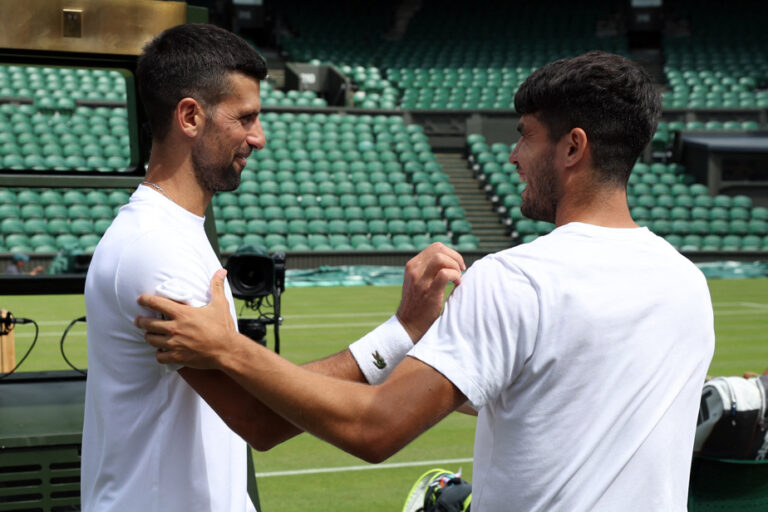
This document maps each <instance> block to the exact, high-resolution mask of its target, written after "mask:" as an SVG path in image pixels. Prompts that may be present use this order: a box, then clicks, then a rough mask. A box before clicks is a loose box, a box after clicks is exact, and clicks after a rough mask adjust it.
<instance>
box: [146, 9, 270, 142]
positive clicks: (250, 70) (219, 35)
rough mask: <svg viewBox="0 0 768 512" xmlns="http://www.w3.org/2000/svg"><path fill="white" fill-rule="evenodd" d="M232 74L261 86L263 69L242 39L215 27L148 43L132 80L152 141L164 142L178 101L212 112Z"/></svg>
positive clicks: (195, 27)
mask: <svg viewBox="0 0 768 512" xmlns="http://www.w3.org/2000/svg"><path fill="white" fill-rule="evenodd" d="M233 72H239V73H243V74H244V75H247V76H250V77H252V78H255V79H257V80H263V79H264V78H266V76H267V64H266V62H265V61H264V58H263V57H262V56H261V55H259V53H258V52H257V51H256V50H255V49H254V48H253V47H252V46H250V45H249V44H248V43H247V42H245V41H244V40H243V39H241V38H240V37H238V36H236V35H234V34H233V33H231V32H228V31H226V30H224V29H222V28H219V27H216V26H214V25H205V24H195V23H191V24H186V25H178V26H176V27H172V28H169V29H168V30H165V31H164V32H162V33H161V34H160V35H158V36H157V37H155V38H154V39H153V40H152V41H150V42H149V43H147V45H146V46H145V47H144V51H143V52H142V54H141V56H140V57H139V61H138V65H137V68H136V79H137V82H138V87H139V94H140V95H141V99H142V101H143V102H144V108H145V109H146V112H147V117H148V118H149V124H150V127H151V129H152V134H153V137H155V138H156V139H158V140H162V139H164V138H165V136H166V135H167V134H168V132H169V130H170V126H171V118H172V114H173V111H174V109H175V108H176V105H178V103H179V101H181V100H182V99H183V98H186V97H191V98H194V99H196V100H197V101H199V102H200V103H201V104H202V105H203V106H204V107H210V108H213V107H215V105H216V104H218V103H219V102H220V101H221V100H222V99H223V98H224V97H225V96H226V95H227V94H228V93H229V91H230V89H229V85H230V82H229V74H230V73H233Z"/></svg>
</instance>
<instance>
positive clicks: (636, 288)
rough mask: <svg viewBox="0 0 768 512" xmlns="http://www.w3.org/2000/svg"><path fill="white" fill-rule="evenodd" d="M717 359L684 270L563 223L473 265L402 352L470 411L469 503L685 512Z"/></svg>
mask: <svg viewBox="0 0 768 512" xmlns="http://www.w3.org/2000/svg"><path fill="white" fill-rule="evenodd" d="M713 351H714V329H713V313H712V305H711V300H710V297H709V291H708V288H707V284H706V280H705V279H704V276H703V275H702V274H701V272H700V271H699V270H698V269H697V268H696V267H695V266H694V265H693V264H692V263H691V262H689V261H688V260H687V259H685V258H684V257H683V256H681V255H680V254H679V253H678V252H677V251H676V250H675V249H674V248H673V247H672V246H670V245H669V244H668V243H667V242H665V241H664V240H663V239H661V238H659V237H657V236H655V235H654V234H652V233H651V232H649V231H648V230H647V229H645V228H637V229H612V228H604V227H599V226H594V225H589V224H581V223H571V224H567V225H565V226H562V227H559V228H557V229H555V230H554V231H553V232H552V233H551V234H549V235H547V236H544V237H540V238H539V239H537V240H535V241H534V242H532V243H530V244H524V245H521V246H518V247H515V248H512V249H508V250H505V251H502V252H499V253H496V254H493V255H489V256H487V257H485V258H483V259H482V260H480V261H478V262H477V263H475V264H474V265H473V266H472V267H471V268H470V269H469V270H468V271H467V273H466V275H465V276H464V278H463V281H462V284H461V285H460V286H459V287H457V288H456V289H455V290H454V293H453V294H452V296H451V298H450V299H449V301H448V303H447V305H446V308H445V311H444V313H443V315H442V316H441V317H440V318H439V319H438V320H437V321H436V322H435V324H434V325H433V326H432V327H431V329H430V330H429V331H428V332H427V334H426V335H425V336H424V338H422V339H421V341H420V342H419V343H418V344H417V345H416V346H415V347H414V348H413V350H412V351H411V352H410V354H409V355H410V356H412V357H415V358H417V359H419V360H421V361H423V362H425V363H426V364H428V365H430V366H432V367H434V368H435V369H437V370H438V371H439V372H441V373H442V374H443V375H445V376H446V377H447V378H448V379H449V380H451V381H452V382H453V384H454V385H456V386H457V387H458V388H459V389H460V390H461V391H462V393H464V394H465V395H466V396H467V398H468V399H469V400H470V401H471V403H472V404H473V405H474V407H475V408H477V409H478V410H479V418H478V424H477V431H476V436H475V453H474V470H473V482H472V486H473V499H472V508H473V510H475V509H477V510H478V511H481V512H486V511H497V510H505V511H516V510H520V511H526V512H531V511H548V512H552V511H568V512H577V511H606V512H607V511H611V512H613V511H617V510H621V511H622V512H627V511H637V512H641V511H642V512H648V511H664V512H676V511H677V512H683V511H685V510H686V497H687V490H688V478H689V469H690V460H691V453H692V452H691V450H692V447H693V438H694V432H695V427H696V417H697V412H698V407H699V400H700V397H701V386H702V384H703V382H704V379H705V376H706V371H707V368H708V367H709V363H710V361H711V358H712V354H713Z"/></svg>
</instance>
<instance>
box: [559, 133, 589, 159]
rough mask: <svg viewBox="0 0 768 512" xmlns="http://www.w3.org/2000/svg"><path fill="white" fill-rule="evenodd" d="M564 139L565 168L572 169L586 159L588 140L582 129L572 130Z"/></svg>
mask: <svg viewBox="0 0 768 512" xmlns="http://www.w3.org/2000/svg"><path fill="white" fill-rule="evenodd" d="M566 138H567V141H566V144H567V146H566V154H565V166H566V167H573V166H575V165H578V164H580V163H582V162H583V160H584V159H585V158H588V154H589V140H588V139H587V133H586V132H585V131H584V130H583V129H582V128H573V129H572V130H571V131H570V132H569V133H568V135H566Z"/></svg>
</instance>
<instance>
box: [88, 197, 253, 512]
mask: <svg viewBox="0 0 768 512" xmlns="http://www.w3.org/2000/svg"><path fill="white" fill-rule="evenodd" d="M203 221H204V219H203V218H202V217H198V216H196V215H194V214H192V213H190V212H188V211H187V210H185V209H183V208H182V207H180V206H178V205H177V204H175V203H173V202H172V201H170V200H168V199H167V198H165V197H163V196H162V195H161V194H159V193H157V192H156V191H154V190H151V189H149V188H147V187H144V186H139V187H138V189H137V190H136V192H134V194H133V195H132V196H131V200H130V202H129V203H128V204H127V205H126V206H124V207H123V208H121V209H120V212H119V214H118V215H117V217H116V218H115V220H114V221H113V223H112V225H111V226H110V228H109V229H108V230H107V232H106V233H105V235H104V237H103V238H102V240H101V242H100V243H99V245H98V247H97V248H96V251H95V252H94V255H93V260H92V261H91V265H90V268H89V270H88V276H87V279H86V285H85V303H86V315H87V319H88V366H89V368H88V380H87V383H86V397H85V422H84V426H83V453H82V471H81V494H82V503H83V510H84V511H93V512H108V511H116V512H125V511H140V512H170V511H179V512H190V511H201V512H203V511H205V512H211V511H217V512H233V511H237V512H246V511H253V510H254V507H253V505H252V503H251V501H250V498H249V497H248V495H247V470H246V453H247V452H246V449H247V448H246V444H245V441H243V440H242V439H241V438H240V437H239V436H238V435H237V434H235V433H234V432H232V431H231V430H230V429H229V427H227V425H226V424H225V423H224V422H223V421H222V420H221V418H219V416H217V415H216V413H215V412H214V411H213V410H212V409H211V408H210V407H209V406H208V404H206V403H205V402H204V401H203V399H202V398H200V396H199V395H198V394H197V393H196V392H195V391H194V390H193V389H192V388H191V387H190V386H189V385H188V384H187V383H186V382H185V381H184V379H183V378H182V377H181V376H180V375H179V374H178V372H177V371H175V370H176V369H175V368H169V367H166V366H163V365H161V364H159V363H158V362H157V360H156V358H155V349H154V347H152V346H150V345H148V344H147V343H146V342H145V341H144V332H143V331H141V330H140V329H138V328H137V327H135V326H134V324H133V321H134V319H135V318H136V317H137V316H150V315H154V312H152V311H150V310H148V309H145V308H141V307H139V305H138V304H137V303H136V299H137V298H138V296H139V295H140V294H142V293H153V292H155V291H156V290H157V289H158V287H159V286H165V287H168V288H172V289H175V290H176V291H177V292H179V293H182V294H184V295H187V296H188V302H189V303H190V304H192V305H203V304H206V303H208V302H209V300H210V279H211V277H212V276H213V274H214V273H215V271H216V270H217V269H219V268H221V265H220V263H219V260H218V259H217V257H216V255H215V253H214V252H213V249H212V248H211V246H210V243H209V242H208V239H207V238H206V235H205V231H204V228H203ZM226 293H227V298H228V300H229V302H230V309H231V311H230V312H231V314H232V317H233V318H236V316H235V311H234V302H233V300H232V294H231V292H230V290H229V286H228V285H227V286H226Z"/></svg>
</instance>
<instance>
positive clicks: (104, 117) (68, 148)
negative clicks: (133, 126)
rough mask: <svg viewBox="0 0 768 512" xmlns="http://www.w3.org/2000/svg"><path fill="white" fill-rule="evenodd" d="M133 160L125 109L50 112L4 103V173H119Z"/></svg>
mask: <svg viewBox="0 0 768 512" xmlns="http://www.w3.org/2000/svg"><path fill="white" fill-rule="evenodd" d="M130 157H131V139H130V135H129V129H128V118H127V110H126V109H125V108H124V107H114V108H109V107H103V106H102V107H88V106H79V107H76V108H74V109H73V110H71V111H63V110H62V111H58V110H57V111H46V110H44V109H40V108H39V107H37V106H35V105H33V104H27V103H2V104H0V163H1V164H2V167H3V168H5V169H10V170H52V171H69V170H76V171H102V172H119V171H121V170H123V169H126V168H127V167H128V164H129V162H130Z"/></svg>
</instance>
